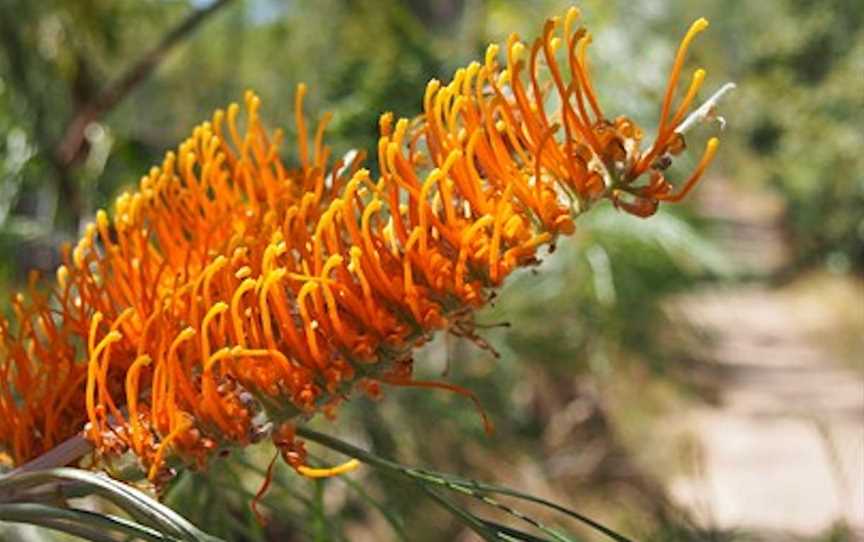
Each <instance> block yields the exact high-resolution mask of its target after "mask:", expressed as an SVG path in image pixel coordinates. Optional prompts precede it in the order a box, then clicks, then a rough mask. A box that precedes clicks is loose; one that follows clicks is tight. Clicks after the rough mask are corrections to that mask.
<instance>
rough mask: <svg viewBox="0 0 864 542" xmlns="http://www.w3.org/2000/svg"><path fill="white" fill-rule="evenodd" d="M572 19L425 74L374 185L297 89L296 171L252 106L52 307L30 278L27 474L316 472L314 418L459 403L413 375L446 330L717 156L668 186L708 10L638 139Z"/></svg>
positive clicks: (23, 378)
mask: <svg viewBox="0 0 864 542" xmlns="http://www.w3.org/2000/svg"><path fill="white" fill-rule="evenodd" d="M578 17H579V13H578V11H577V10H576V9H571V10H570V11H569V12H568V13H567V14H566V16H565V17H564V18H563V19H558V18H555V19H550V20H549V21H547V23H546V25H545V27H544V29H543V33H542V35H541V37H539V38H538V39H537V40H535V41H534V42H533V44H531V45H527V44H525V43H523V42H521V41H520V40H519V39H518V38H517V37H516V36H512V37H511V38H510V39H509V40H508V41H507V43H506V44H505V45H504V51H503V54H502V51H500V50H499V47H498V46H496V45H491V46H490V47H489V49H488V51H487V53H486V56H485V60H484V62H482V63H478V62H475V63H472V64H471V65H469V66H468V67H466V68H464V69H459V70H458V71H457V72H456V73H455V75H454V77H453V79H452V81H451V82H450V83H449V84H446V85H445V84H442V83H440V82H439V81H437V80H433V81H431V82H430V83H429V85H428V86H427V89H426V93H425V96H424V98H423V112H422V114H421V115H419V116H418V117H416V118H413V119H405V118H402V119H398V120H397V119H394V117H393V115H392V114H390V113H387V114H384V115H383V116H382V117H381V120H380V133H381V136H380V140H379V142H378V148H377V166H378V168H377V169H378V173H377V174H376V175H373V174H372V173H371V172H370V171H369V170H367V169H363V168H362V162H363V156H362V155H361V154H360V153H352V154H350V155H349V156H347V157H346V158H344V159H342V160H334V159H333V158H332V157H331V155H330V154H331V153H330V150H329V149H328V148H327V147H326V146H325V145H324V143H323V135H324V131H325V127H326V124H327V121H328V119H329V117H324V118H323V119H322V120H321V122H319V123H318V125H317V127H316V128H315V130H314V133H313V134H310V133H309V131H310V130H309V129H308V128H307V124H306V120H305V118H304V114H303V95H304V92H305V89H304V87H302V86H301V87H300V88H299V90H298V93H297V98H296V119H295V122H296V130H297V133H298V137H297V142H296V145H297V154H298V155H299V166H298V167H296V168H290V167H287V166H286V165H285V164H283V162H282V161H281V160H280V157H279V148H280V144H281V142H282V139H283V136H282V133H281V132H280V131H278V130H277V131H275V132H273V133H269V132H268V131H267V130H266V129H265V128H264V126H263V125H262V122H261V120H260V117H259V105H260V101H259V99H258V97H257V96H256V95H254V94H253V93H251V92H248V93H247V94H246V97H245V115H242V116H241V114H240V109H241V108H240V107H239V106H238V105H237V104H232V105H230V106H229V107H228V108H227V110H225V111H222V110H220V111H217V112H216V113H215V114H214V116H213V118H212V120H211V121H210V122H205V123H204V124H202V125H200V126H199V127H197V128H196V129H195V131H194V133H193V135H192V137H191V138H189V139H188V140H186V141H185V142H184V143H183V144H181V145H180V147H179V149H178V150H177V151H176V152H170V153H168V155H167V157H166V158H165V160H164V162H163V163H162V165H161V166H160V167H154V168H153V169H152V170H151V171H150V172H149V174H147V175H146V176H145V177H144V178H143V179H141V182H140V186H139V188H138V190H137V191H135V192H132V193H126V194H123V195H121V196H120V197H119V198H118V199H117V201H116V204H115V208H114V211H113V213H111V215H110V216H109V214H108V213H106V212H104V211H100V212H99V213H98V214H97V216H96V221H95V223H93V224H91V225H89V226H88V227H87V229H86V231H85V233H84V236H83V238H82V239H81V241H80V242H79V243H78V245H77V246H76V247H75V248H74V249H72V250H67V251H66V252H65V254H64V259H65V264H64V265H63V266H62V267H60V269H59V270H58V271H57V281H56V286H55V288H54V291H53V293H52V294H51V295H50V296H46V295H42V294H40V293H39V292H38V291H37V290H36V288H35V286H34V287H33V288H32V292H31V294H30V295H29V300H25V298H24V297H23V296H18V297H16V298H15V299H14V300H13V308H14V310H15V313H16V323H15V324H14V325H13V324H10V323H8V322H3V323H2V324H0V356H2V357H0V445H2V446H3V447H4V448H5V449H6V450H7V451H8V453H9V454H10V455H12V456H13V458H14V460H15V461H17V462H23V461H26V460H27V459H29V458H32V457H34V456H36V455H39V454H41V453H43V452H45V451H46V450H48V449H50V448H51V447H52V446H54V445H56V444H57V443H58V442H60V441H62V440H64V439H66V438H69V437H70V436H72V435H74V434H77V433H80V432H82V431H83V432H84V434H85V436H86V437H87V438H88V439H89V440H90V441H91V442H92V443H93V444H94V445H95V446H96V448H97V450H98V451H99V452H101V453H102V454H106V455H111V454H115V453H122V452H125V451H129V450H131V451H132V452H134V454H135V455H136V456H137V457H138V458H140V461H141V464H142V466H143V467H144V468H145V471H146V472H148V474H149V476H150V478H151V479H153V480H158V479H160V478H162V477H163V476H164V475H166V474H167V473H168V472H170V468H169V467H168V466H169V465H171V464H186V465H198V466H203V465H204V464H205V463H206V461H207V460H208V458H209V457H211V456H212V455H213V454H214V453H215V452H217V451H218V450H220V449H223V448H224V447H227V446H236V445H240V446H242V445H245V444H247V443H249V442H252V441H254V440H256V439H258V438H261V437H262V436H263V435H264V434H265V433H266V432H267V431H266V430H267V428H270V431H269V434H270V435H271V436H272V438H273V441H274V442H275V443H276V445H277V446H278V447H279V449H280V450H281V451H282V455H283V457H284V458H285V459H286V461H288V462H289V463H291V464H292V465H293V466H295V467H297V468H298V469H301V472H308V473H310V474H314V472H313V469H308V467H306V466H305V456H304V451H303V447H302V444H301V443H298V442H297V441H296V440H295V438H294V425H293V424H294V423H296V422H297V421H298V420H302V419H303V417H306V416H311V415H313V414H315V413H317V412H319V411H321V412H325V413H328V414H329V413H332V412H333V410H334V408H335V407H336V406H337V405H338V404H339V403H340V402H341V401H343V400H345V399H346V398H347V397H349V395H350V393H351V392H356V391H358V390H359V391H364V392H366V393H369V394H372V395H378V394H379V393H380V387H381V385H382V384H389V385H406V386H430V387H443V388H448V389H452V390H454V391H459V392H465V390H461V389H459V388H457V387H455V386H450V385H447V384H443V383H423V382H417V381H414V380H412V370H411V369H412V367H411V364H412V352H413V351H414V350H415V348H417V347H418V345H420V344H422V343H424V342H425V341H427V340H428V339H429V338H430V336H431V334H432V333H433V332H435V331H439V330H447V331H449V332H452V333H457V334H459V335H463V336H468V337H472V336H474V329H473V327H472V313H473V312H474V311H475V310H476V309H477V308H478V307H481V306H482V305H483V304H484V303H485V302H486V301H488V300H489V298H490V295H491V293H492V291H493V289H494V288H495V287H497V286H499V285H500V284H501V283H502V281H503V280H504V278H505V277H507V276H508V275H509V274H510V273H511V272H512V271H513V270H515V269H516V268H518V267H521V266H526V265H532V264H535V263H536V262H537V261H538V260H537V251H538V249H539V247H541V246H543V245H547V244H550V243H552V242H554V241H555V239H556V237H557V236H558V235H560V234H565V235H566V234H569V233H571V232H573V230H574V219H575V218H576V217H577V216H578V215H579V214H581V213H583V212H585V211H586V210H588V209H589V208H590V207H591V206H592V205H593V204H594V203H596V202H598V201H600V200H602V199H609V200H611V201H612V202H613V203H614V204H615V205H616V206H618V207H619V208H620V209H622V210H624V211H626V212H629V213H632V214H635V215H638V216H648V215H650V214H653V213H654V212H655V211H656V209H657V206H658V202H660V201H664V200H667V201H674V200H677V199H680V197H681V196H683V195H684V194H686V193H687V192H688V191H689V190H690V188H692V186H693V185H694V184H695V182H696V181H697V180H698V178H699V176H700V175H702V173H703V171H704V170H705V167H706V166H707V165H708V163H709V162H710V161H711V159H712V157H713V156H714V153H715V150H716V147H717V140H716V139H711V140H710V141H709V143H708V146H707V149H706V151H705V153H704V155H703V157H702V159H701V161H700V162H699V165H698V166H697V167H696V170H695V171H694V173H693V174H692V176H691V177H690V178H689V179H687V180H685V181H684V182H683V183H682V188H681V189H680V190H679V191H677V192H675V191H674V189H673V187H672V184H670V183H669V182H668V181H667V179H666V177H665V176H664V171H665V170H666V168H667V167H668V165H669V162H670V156H671V155H674V154H676V153H677V152H679V151H680V150H681V149H682V148H683V137H682V135H681V133H680V132H679V131H676V128H678V127H679V125H680V124H681V122H682V120H683V119H684V117H685V115H686V113H687V112H688V110H689V108H690V105H691V103H692V101H693V99H694V97H695V96H696V94H697V91H698V90H699V87H700V85H701V84H702V81H703V79H704V76H705V72H704V71H703V70H697V71H696V73H695V74H694V76H693V80H692V83H691V84H690V87H689V89H688V90H687V91H686V93H685V94H684V96H683V98H682V99H681V100H680V101H679V102H678V105H677V107H675V108H674V109H673V107H672V104H673V101H674V94H675V92H676V88H677V87H678V86H679V85H678V83H679V75H680V73H681V68H682V64H683V62H684V56H685V53H686V51H687V48H688V46H689V44H690V42H691V40H692V38H693V37H694V36H695V35H696V34H697V33H699V32H700V31H701V30H703V29H704V28H705V27H706V26H707V23H706V22H705V21H704V20H701V19H700V20H699V21H697V22H696V23H694V24H693V26H692V27H691V29H690V31H689V32H688V33H687V35H686V37H685V38H684V40H683V42H682V44H681V46H680V49H679V52H678V55H677V57H676V59H675V64H674V67H673V70H672V74H671V76H670V78H669V85H668V89H667V92H666V96H665V98H664V100H663V105H662V110H661V114H660V122H659V126H658V129H657V138H656V140H655V141H654V143H653V144H652V145H651V146H650V147H649V148H647V149H642V146H641V143H642V141H641V140H642V137H643V135H642V130H641V129H640V128H639V127H638V126H636V124H635V123H634V122H633V121H632V120H630V119H628V118H626V117H617V118H615V119H614V120H610V119H608V118H607V117H606V116H605V115H604V113H603V111H602V109H601V107H600V103H599V101H598V99H597V96H596V93H595V90H594V86H593V84H592V80H591V77H590V74H589V70H588V61H587V55H586V50H587V47H588V45H589V43H590V42H591V36H590V34H588V33H587V32H586V31H585V29H584V28H582V27H578V26H577V20H578ZM502 58H503V61H502ZM550 104H551V107H550ZM552 109H554V110H552ZM646 177H647V180H641V179H645V178H646ZM302 469H305V471H304V470H302Z"/></svg>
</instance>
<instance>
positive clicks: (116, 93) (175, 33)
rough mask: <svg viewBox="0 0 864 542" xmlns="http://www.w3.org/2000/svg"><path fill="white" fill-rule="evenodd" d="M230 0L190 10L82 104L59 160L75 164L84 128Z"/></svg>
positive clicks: (60, 148) (58, 150) (68, 128)
mask: <svg viewBox="0 0 864 542" xmlns="http://www.w3.org/2000/svg"><path fill="white" fill-rule="evenodd" d="M231 1H232V0H215V1H214V2H213V3H211V4H210V5H209V6H207V7H205V8H201V9H199V10H196V11H194V12H192V13H190V14H189V15H188V16H187V17H186V19H184V20H183V21H181V22H180V24H179V25H177V26H176V27H174V28H173V29H172V30H171V31H170V32H168V33H167V34H165V36H163V37H162V39H161V40H160V41H159V43H158V44H157V45H156V46H155V47H154V48H152V49H150V50H149V51H147V52H146V53H145V54H144V56H142V57H141V58H140V59H139V60H138V62H136V63H135V64H133V65H132V66H131V67H130V68H129V69H128V70H126V72H125V73H123V74H122V75H121V76H120V77H119V78H117V79H115V80H114V81H111V82H109V83H108V84H107V85H105V87H104V88H103V89H102V90H101V91H100V92H99V93H98V94H97V95H96V96H95V97H93V98H92V99H91V100H89V102H88V103H86V104H84V105H83V106H81V107H80V108H79V109H78V111H77V112H76V113H75V115H74V116H73V117H72V120H71V121H70V122H69V124H67V126H66V130H65V131H64V133H63V137H62V139H60V143H59V144H58V145H57V148H56V157H57V160H58V161H59V162H60V163H61V164H63V165H66V166H68V165H70V164H72V163H73V162H74V161H75V159H76V158H77V156H78V154H79V151H80V150H81V147H82V145H83V143H84V129H85V128H86V127H87V125H88V124H90V123H91V122H93V121H94V120H96V119H97V118H99V117H101V116H102V115H104V114H105V113H107V112H108V111H110V110H111V109H113V108H114V107H116V106H117V104H119V103H120V102H121V101H122V100H123V99H124V98H126V96H128V95H129V94H130V93H131V92H132V91H133V90H135V88H136V87H137V86H138V85H140V84H141V83H142V82H143V81H144V80H145V79H147V77H148V76H150V74H151V73H152V72H153V70H154V69H156V67H157V66H158V65H159V64H160V63H161V62H162V61H163V60H164V59H165V57H166V56H167V55H168V53H169V52H171V50H172V49H173V48H174V47H176V46H177V45H178V44H179V43H181V42H182V41H183V40H184V39H186V38H187V37H188V36H189V35H190V34H192V32H194V31H195V29H197V28H198V27H199V26H200V25H201V23H203V22H204V21H205V20H207V19H208V18H209V17H210V16H211V15H213V14H214V13H216V12H217V11H218V10H219V9H221V8H222V7H224V6H226V5H227V4H228V3H229V2H231Z"/></svg>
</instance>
